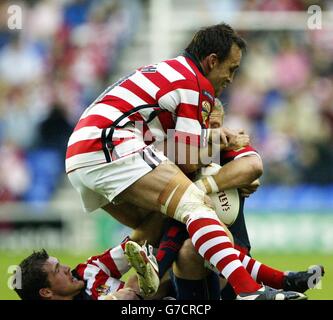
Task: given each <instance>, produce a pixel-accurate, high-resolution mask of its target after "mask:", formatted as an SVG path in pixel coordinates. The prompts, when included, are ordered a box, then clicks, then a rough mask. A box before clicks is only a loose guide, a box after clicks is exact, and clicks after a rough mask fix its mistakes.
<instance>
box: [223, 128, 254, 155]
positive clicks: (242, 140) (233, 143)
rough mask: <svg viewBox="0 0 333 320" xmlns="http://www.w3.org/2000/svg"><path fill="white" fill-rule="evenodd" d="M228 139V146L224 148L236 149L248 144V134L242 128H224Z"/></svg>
mask: <svg viewBox="0 0 333 320" xmlns="http://www.w3.org/2000/svg"><path fill="white" fill-rule="evenodd" d="M224 130H225V132H226V136H227V139H228V146H226V148H225V149H224V150H226V151H228V150H237V149H240V148H243V147H246V146H247V145H249V144H250V136H249V135H248V134H245V133H244V130H238V131H233V130H230V129H227V128H224Z"/></svg>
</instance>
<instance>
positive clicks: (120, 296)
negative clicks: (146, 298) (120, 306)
mask: <svg viewBox="0 0 333 320" xmlns="http://www.w3.org/2000/svg"><path fill="white" fill-rule="evenodd" d="M104 300H140V298H139V295H138V293H137V292H136V291H135V290H133V289H131V288H122V289H119V290H118V291H117V292H114V293H112V294H109V295H107V296H106V297H105V299H104Z"/></svg>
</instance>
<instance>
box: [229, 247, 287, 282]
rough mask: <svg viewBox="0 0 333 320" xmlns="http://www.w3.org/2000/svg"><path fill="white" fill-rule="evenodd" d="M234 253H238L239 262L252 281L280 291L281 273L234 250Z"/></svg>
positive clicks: (282, 275)
mask: <svg viewBox="0 0 333 320" xmlns="http://www.w3.org/2000/svg"><path fill="white" fill-rule="evenodd" d="M235 251H237V252H238V257H239V260H240V261H241V262H242V264H243V266H244V268H245V269H246V270H247V271H248V272H249V273H250V274H251V277H252V278H253V279H254V280H256V281H257V282H259V283H263V284H266V285H268V286H270V287H272V288H275V289H282V286H283V279H284V273H283V272H282V271H280V270H277V269H273V268H271V267H269V266H266V265H265V264H262V263H261V262H259V261H257V260H255V259H253V258H250V257H249V256H247V255H245V254H244V253H242V252H240V251H238V250H236V249H235Z"/></svg>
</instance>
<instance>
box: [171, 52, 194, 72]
mask: <svg viewBox="0 0 333 320" xmlns="http://www.w3.org/2000/svg"><path fill="white" fill-rule="evenodd" d="M175 60H177V61H178V62H180V63H181V64H182V65H183V66H184V67H186V68H187V69H188V70H189V71H190V72H192V73H193V74H194V75H195V72H194V71H193V69H192V68H191V66H190V65H189V64H188V63H187V61H186V59H185V57H184V56H178V57H177V58H176V59H175Z"/></svg>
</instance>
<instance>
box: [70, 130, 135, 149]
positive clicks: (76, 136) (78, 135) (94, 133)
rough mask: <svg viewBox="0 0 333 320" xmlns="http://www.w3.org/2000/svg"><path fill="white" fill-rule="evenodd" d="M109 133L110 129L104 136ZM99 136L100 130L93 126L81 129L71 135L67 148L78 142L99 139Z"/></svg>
mask: <svg viewBox="0 0 333 320" xmlns="http://www.w3.org/2000/svg"><path fill="white" fill-rule="evenodd" d="M109 131H110V129H107V130H106V134H108V133H109ZM101 134H102V129H100V128H98V127H95V126H91V127H83V128H81V129H78V130H76V131H74V132H73V133H72V135H71V137H70V138H69V141H68V147H70V146H71V145H73V144H74V143H76V142H79V141H84V140H90V139H98V138H101ZM128 134H129V135H133V133H131V132H128Z"/></svg>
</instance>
